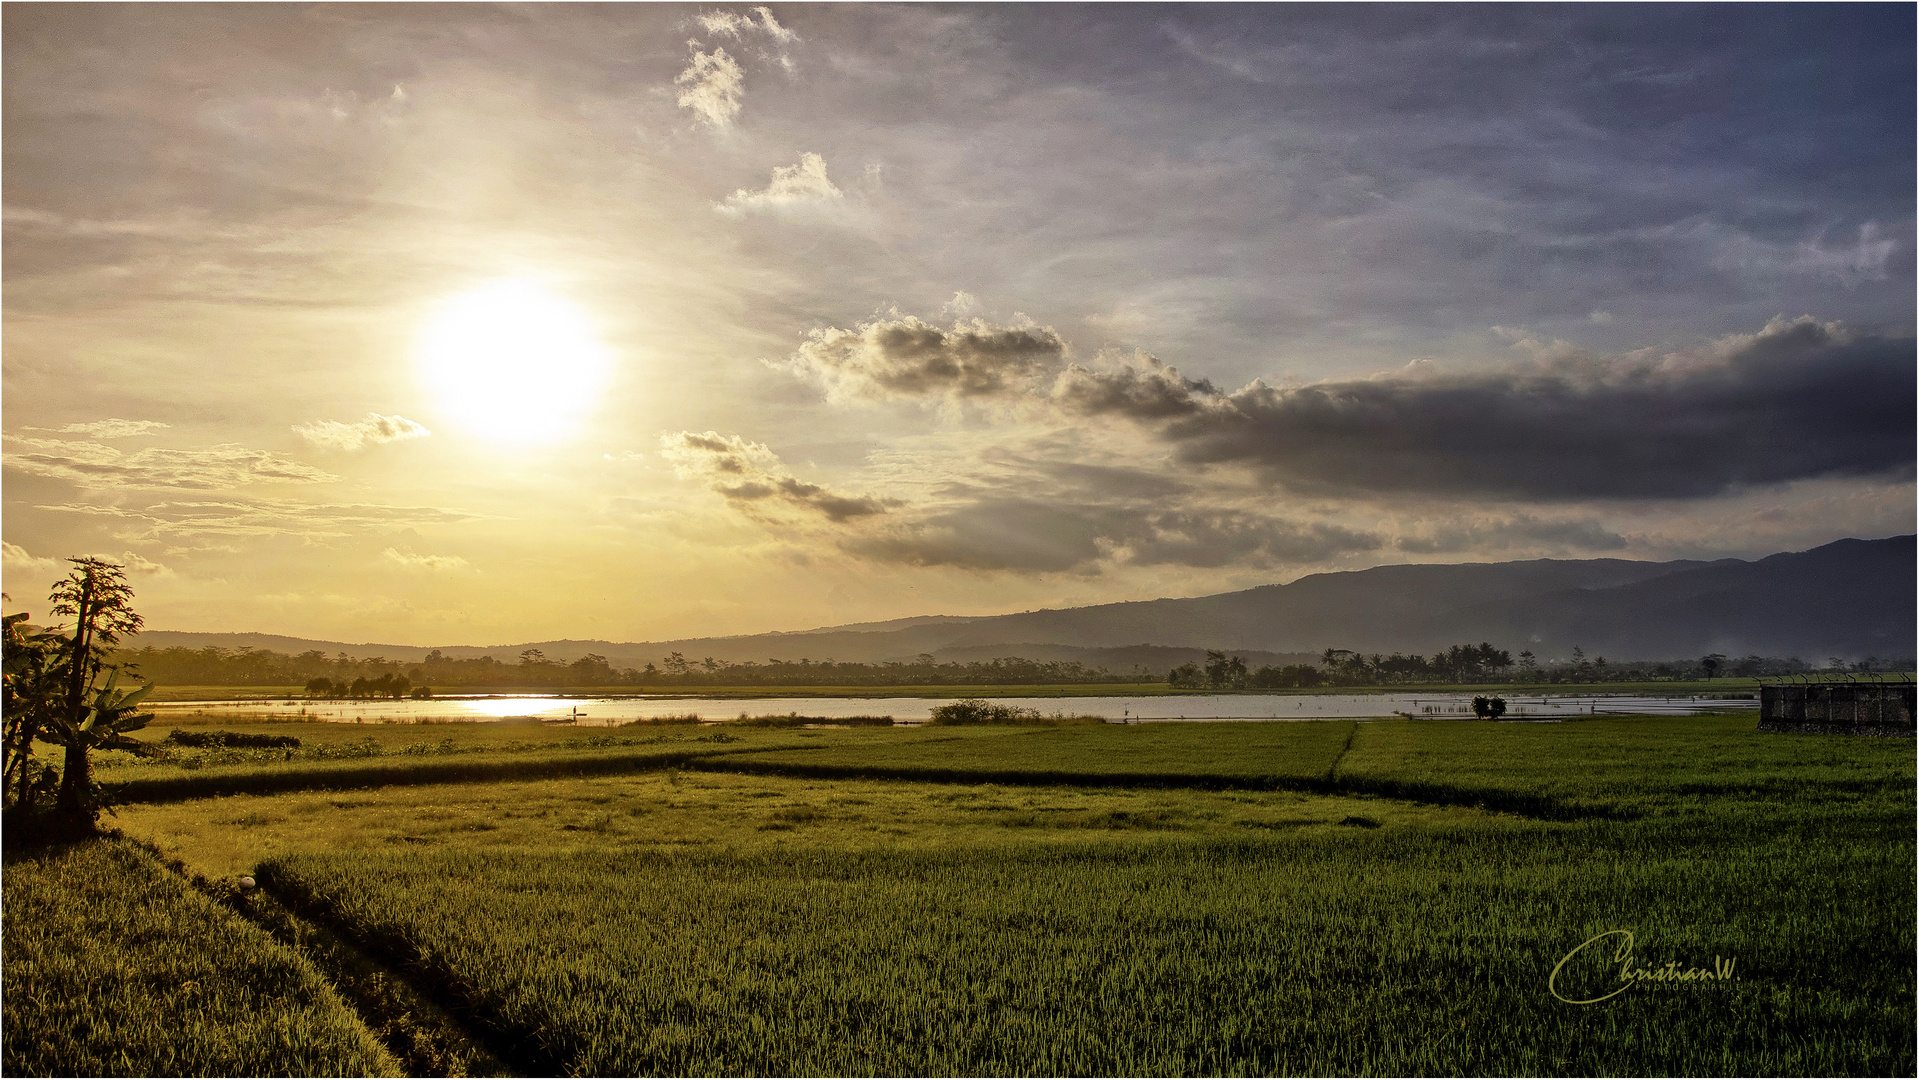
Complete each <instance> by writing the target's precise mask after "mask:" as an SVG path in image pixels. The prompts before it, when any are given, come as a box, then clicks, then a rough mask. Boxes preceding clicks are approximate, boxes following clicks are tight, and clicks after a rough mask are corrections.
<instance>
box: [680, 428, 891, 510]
mask: <svg viewBox="0 0 1919 1080" xmlns="http://www.w3.org/2000/svg"><path fill="white" fill-rule="evenodd" d="M660 456H661V457H663V458H665V459H666V460H667V461H668V462H670V463H671V464H672V465H673V471H674V472H675V473H676V474H677V475H678V476H679V477H680V478H681V479H683V480H696V481H699V482H700V483H702V484H704V485H706V487H707V488H708V489H710V490H712V491H714V492H716V493H717V494H719V495H720V496H721V497H723V498H724V499H726V501H727V502H728V503H729V504H730V505H732V506H733V507H734V508H735V509H737V510H740V511H741V512H742V513H746V514H748V515H750V516H764V515H765V514H766V513H767V511H768V510H770V509H772V508H775V507H785V508H797V509H802V510H807V511H811V512H813V513H817V514H819V515H821V516H822V517H824V518H825V519H826V520H828V521H831V522H834V523H841V522H847V521H853V520H856V519H858V518H864V517H871V516H873V515H876V514H883V513H885V512H886V504H885V503H883V502H882V501H880V500H878V499H871V498H864V497H859V496H851V495H842V494H839V493H836V492H833V491H829V490H827V489H826V488H824V487H821V486H820V485H818V484H809V483H807V482H806V481H803V480H800V479H798V478H796V477H794V476H793V475H792V474H791V473H789V472H787V470H786V467H785V465H784V464H782V463H781V461H780V459H779V455H777V454H775V453H774V452H773V451H772V450H771V449H770V448H768V447H767V446H765V445H764V444H762V443H756V442H749V441H748V440H746V439H742V438H741V437H739V436H738V435H721V434H720V433H719V432H716V431H707V432H692V431H679V432H671V433H668V434H664V435H661V436H660Z"/></svg>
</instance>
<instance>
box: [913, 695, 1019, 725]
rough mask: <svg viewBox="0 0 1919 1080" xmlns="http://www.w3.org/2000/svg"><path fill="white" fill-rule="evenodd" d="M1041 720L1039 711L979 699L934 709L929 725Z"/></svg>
mask: <svg viewBox="0 0 1919 1080" xmlns="http://www.w3.org/2000/svg"><path fill="white" fill-rule="evenodd" d="M1039 720H1040V715H1039V710H1038V709H1022V708H1019V707H1017V706H1014V705H997V704H994V703H993V702H990V701H982V700H981V699H979V698H962V699H961V700H959V701H955V702H952V703H950V704H947V705H940V706H937V707H935V708H934V709H933V717H932V719H930V720H928V721H927V723H929V724H1031V723H1036V722H1038V721H1039Z"/></svg>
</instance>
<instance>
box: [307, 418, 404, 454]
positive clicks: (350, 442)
mask: <svg viewBox="0 0 1919 1080" xmlns="http://www.w3.org/2000/svg"><path fill="white" fill-rule="evenodd" d="M293 430H294V431H295V432H297V433H298V434H299V436H300V437H301V438H303V439H305V440H306V441H308V442H310V443H312V444H313V445H315V446H323V447H326V448H327V449H330V450H358V449H360V448H361V447H363V446H378V445H380V444H382V443H390V442H399V441H401V440H404V439H424V438H426V437H427V436H428V435H431V434H433V433H432V432H431V431H428V430H427V429H426V427H425V426H424V425H421V424H417V423H414V422H413V421H411V420H408V419H407V418H406V417H404V416H400V415H397V414H396V415H393V416H382V415H380V414H379V413H368V414H366V419H364V420H361V421H360V422H358V423H355V424H343V423H341V422H340V421H338V420H315V421H313V422H312V423H310V424H296V425H294V428H293Z"/></svg>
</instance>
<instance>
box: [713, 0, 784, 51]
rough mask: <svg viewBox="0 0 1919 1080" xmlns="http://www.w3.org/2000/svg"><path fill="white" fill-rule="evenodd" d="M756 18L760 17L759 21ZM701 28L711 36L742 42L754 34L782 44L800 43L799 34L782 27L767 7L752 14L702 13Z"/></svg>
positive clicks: (755, 9)
mask: <svg viewBox="0 0 1919 1080" xmlns="http://www.w3.org/2000/svg"><path fill="white" fill-rule="evenodd" d="M754 16H758V19H757V21H756V20H755V18H754ZM699 23H700V27H701V28H702V29H704V30H705V31H706V32H707V33H709V34H716V35H724V36H726V37H730V38H733V39H735V40H742V39H744V38H746V37H747V36H748V35H750V34H753V33H761V34H765V35H766V36H767V37H769V38H771V39H773V40H774V41H778V42H781V43H787V42H793V41H798V40H799V39H800V36H799V34H797V33H795V32H793V31H792V30H789V29H787V28H786V27H784V26H781V25H780V21H779V20H778V19H776V18H774V17H773V12H772V11H771V10H769V9H767V8H765V7H756V8H754V9H753V10H752V12H751V13H750V14H747V15H741V14H738V13H736V12H732V11H724V10H722V11H702V12H700V14H699Z"/></svg>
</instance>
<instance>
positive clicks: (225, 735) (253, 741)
mask: <svg viewBox="0 0 1919 1080" xmlns="http://www.w3.org/2000/svg"><path fill="white" fill-rule="evenodd" d="M164 741H165V742H168V743H171V744H173V745H174V746H194V747H210V746H219V747H243V748H246V749H250V750H251V749H258V750H277V749H280V748H281V747H292V748H295V749H297V748H298V747H299V745H300V740H298V739H296V738H294V737H293V736H291V735H248V734H245V733H244V732H239V731H174V732H172V733H170V734H169V735H167V737H166V739H165V740H164Z"/></svg>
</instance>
